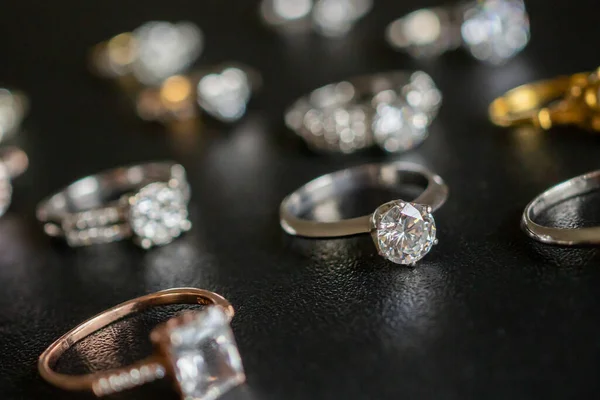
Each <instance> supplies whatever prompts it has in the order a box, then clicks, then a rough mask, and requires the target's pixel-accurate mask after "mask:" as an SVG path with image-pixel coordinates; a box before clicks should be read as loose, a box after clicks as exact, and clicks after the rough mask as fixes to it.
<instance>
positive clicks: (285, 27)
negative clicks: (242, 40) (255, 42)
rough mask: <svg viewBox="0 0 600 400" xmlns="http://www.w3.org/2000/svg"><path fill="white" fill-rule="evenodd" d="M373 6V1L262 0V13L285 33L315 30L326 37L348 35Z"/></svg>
mask: <svg viewBox="0 0 600 400" xmlns="http://www.w3.org/2000/svg"><path fill="white" fill-rule="evenodd" d="M372 7H373V0H263V1H262V3H261V6H260V16H261V18H262V20H263V22H265V23H266V24H267V25H269V26H273V27H275V28H277V29H279V30H281V31H284V32H291V33H293V32H304V31H307V30H311V29H314V30H316V31H317V32H319V33H320V34H322V35H324V36H330V37H336V36H343V35H344V34H346V33H347V32H348V31H350V29H352V27H353V26H354V24H355V23H356V22H357V21H358V20H359V19H361V18H362V17H364V16H365V15H366V14H367V13H368V12H369V11H370V10H371V8H372Z"/></svg>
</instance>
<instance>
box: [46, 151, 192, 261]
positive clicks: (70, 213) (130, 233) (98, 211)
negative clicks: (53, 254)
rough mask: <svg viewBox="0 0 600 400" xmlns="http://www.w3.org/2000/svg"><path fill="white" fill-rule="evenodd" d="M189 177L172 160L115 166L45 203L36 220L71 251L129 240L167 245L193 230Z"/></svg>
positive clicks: (78, 182) (79, 182) (144, 244)
mask: <svg viewBox="0 0 600 400" xmlns="http://www.w3.org/2000/svg"><path fill="white" fill-rule="evenodd" d="M185 175H186V174H185V169H184V168H183V167H182V166H181V165H178V164H174V163H169V162H164V163H148V164H141V165H134V166H131V167H121V168H115V169H112V170H109V171H105V172H102V173H100V174H97V175H92V176H89V177H86V178H83V179H81V180H78V181H77V182H75V183H72V184H71V185H69V186H68V187H66V188H65V189H64V190H61V191H60V192H58V193H56V194H54V195H52V196H50V197H49V198H47V199H45V200H43V201H42V202H41V203H40V204H39V205H38V207H37V217H38V219H39V220H40V221H41V222H42V223H43V224H44V231H45V232H46V234H48V235H49V236H52V237H63V238H64V239H65V240H66V241H67V243H68V244H69V246H72V247H76V246H87V245H91V244H97V243H110V242H114V241H117V240H121V239H125V238H130V237H133V239H134V241H135V243H137V244H138V245H140V246H141V247H143V248H144V249H149V248H150V247H152V246H160V245H165V244H168V243H171V242H172V241H173V240H174V239H175V238H177V237H178V236H180V235H181V234H182V233H183V232H185V231H188V230H189V229H190V228H191V222H190V221H189V220H188V210H187V204H188V202H189V197H190V188H189V184H188V182H187V180H186V176H185Z"/></svg>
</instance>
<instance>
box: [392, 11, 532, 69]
mask: <svg viewBox="0 0 600 400" xmlns="http://www.w3.org/2000/svg"><path fill="white" fill-rule="evenodd" d="M529 34H530V32H529V17H528V14H527V11H526V10H525V4H524V2H523V0H482V1H471V2H466V3H459V4H457V5H452V6H447V7H435V8H423V9H420V10H416V11H413V12H411V13H410V14H407V15H405V16H404V17H402V18H399V19H397V20H395V21H394V22H392V23H391V24H390V25H389V26H388V27H387V30H386V39H387V41H388V43H389V44H390V45H391V46H392V47H393V48H396V49H398V50H404V51H406V52H407V53H409V54H410V55H412V56H413V57H415V58H427V57H435V56H438V55H440V54H442V53H444V52H446V51H448V50H453V49H455V48H458V47H460V46H461V45H462V46H463V47H465V48H466V49H467V50H468V51H469V52H470V53H471V54H472V55H473V56H474V57H475V58H477V59H479V60H481V61H485V62H489V63H491V64H501V63H503V62H505V61H507V60H508V59H510V58H512V57H513V56H515V55H516V54H517V53H519V52H520V51H521V50H522V49H523V48H524V47H525V46H526V45H527V43H528V42H529Z"/></svg>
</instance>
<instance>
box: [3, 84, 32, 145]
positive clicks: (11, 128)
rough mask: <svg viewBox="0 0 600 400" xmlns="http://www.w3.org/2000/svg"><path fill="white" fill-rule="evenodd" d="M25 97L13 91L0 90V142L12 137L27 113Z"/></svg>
mask: <svg viewBox="0 0 600 400" xmlns="http://www.w3.org/2000/svg"><path fill="white" fill-rule="evenodd" d="M28 107H29V101H28V100H27V96H25V95H24V94H23V93H21V92H19V91H15V90H8V89H5V88H0V141H3V140H6V139H8V138H10V137H12V136H13V135H14V134H15V133H16V132H17V131H18V130H19V127H20V125H21V121H22V120H23V118H24V117H25V114H26V113H27V109H28Z"/></svg>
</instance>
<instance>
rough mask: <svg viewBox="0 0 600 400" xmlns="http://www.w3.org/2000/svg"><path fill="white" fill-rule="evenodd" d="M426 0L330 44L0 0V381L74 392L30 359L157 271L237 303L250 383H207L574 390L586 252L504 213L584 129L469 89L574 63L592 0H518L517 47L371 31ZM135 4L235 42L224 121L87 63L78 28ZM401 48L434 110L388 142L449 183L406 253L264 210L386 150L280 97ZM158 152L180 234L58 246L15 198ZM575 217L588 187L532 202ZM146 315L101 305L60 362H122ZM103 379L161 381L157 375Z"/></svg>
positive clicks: (595, 297)
mask: <svg viewBox="0 0 600 400" xmlns="http://www.w3.org/2000/svg"><path fill="white" fill-rule="evenodd" d="M425 3H427V4H425ZM431 4H435V2H419V1H416V0H415V1H402V2H400V1H386V2H384V1H377V4H376V6H375V9H374V11H373V12H372V13H371V14H370V15H368V16H367V17H366V18H365V19H364V20H363V21H361V22H360V23H359V24H358V25H357V26H356V27H355V29H354V30H353V31H352V32H351V34H349V35H348V36H347V37H346V38H343V39H337V40H334V39H324V38H320V37H318V36H313V35H307V36H301V37H298V38H295V39H292V38H288V39H286V38H284V37H281V36H278V35H276V34H274V33H273V32H270V31H269V30H267V29H265V28H263V27H262V26H261V25H260V23H259V22H258V20H257V17H256V4H255V2H251V1H244V0H239V1H226V0H210V1H209V0H204V1H184V0H168V1H144V2H141V1H132V0H130V1H114V0H113V1H103V2H97V1H96V2H91V1H86V2H83V1H78V2H74V1H73V2H64V1H63V2H60V1H32V0H28V1H26V0H20V1H18V2H17V1H10V2H9V1H5V2H3V4H2V6H1V12H0V20H1V24H0V55H1V58H0V82H2V83H3V84H5V85H7V86H10V87H16V88H21V89H23V90H24V91H26V92H27V93H28V94H29V95H30V96H31V104H32V108H31V112H30V114H29V116H28V118H27V120H26V121H25V123H24V127H23V128H24V129H23V132H22V133H21V134H20V135H19V136H18V137H17V138H16V139H14V140H13V142H14V143H16V144H18V145H20V146H22V147H23V148H24V149H25V150H26V151H27V153H28V154H29V156H30V159H31V166H30V169H29V171H28V172H27V173H26V175H24V176H23V177H21V178H19V179H18V180H17V181H15V183H14V186H15V196H14V201H13V205H12V208H11V210H10V211H9V212H8V213H7V215H5V216H4V217H3V218H2V219H1V220H0V339H1V343H0V397H1V398H2V399H48V398H65V399H71V398H72V399H80V398H81V399H83V398H91V395H89V394H82V393H67V392H63V391H61V390H59V389H56V388H53V387H51V386H50V385H48V384H46V383H45V382H44V381H43V380H42V379H41V378H40V377H39V375H38V373H37V370H36V359H37V357H38V355H39V354H40V353H41V352H42V351H43V350H44V349H45V348H46V346H47V345H49V344H50V343H51V342H52V341H53V340H55V339H56V338H57V337H58V336H60V335H61V334H62V333H64V332H65V331H67V330H68V329H70V328H71V327H73V326H74V325H75V324H77V323H79V322H81V321H82V320H84V319H86V318H88V317H90V316H91V315H94V314H96V313H97V312H100V311H102V310H103V309H105V308H108V307H110V306H113V305H115V304H117V303H120V302H122V301H124V300H128V299H130V298H133V297H136V296H139V295H142V294H146V293H150V292H153V291H156V290H159V289H165V288H170V287H177V286H195V287H201V288H206V289H210V290H213V291H216V292H218V293H221V294H223V295H224V296H226V297H227V298H228V299H229V300H230V301H231V302H232V303H233V305H234V306H235V308H236V310H237V315H236V317H235V318H234V321H233V329H234V332H235V334H236V338H237V341H238V344H239V348H240V352H241V354H242V356H243V360H244V364H245V368H246V372H247V375H248V383H247V385H246V386H245V387H243V388H238V389H236V390H234V391H232V392H231V393H229V394H228V395H227V397H226V398H228V399H256V400H261V399H343V398H349V399H465V398H467V399H470V398H477V399H508V398H511V399H525V398H542V397H544V398H563V399H566V398H577V397H578V398H591V397H593V394H594V393H595V392H596V390H597V389H598V380H597V378H598V366H599V362H600V359H599V356H600V339H598V323H599V321H600V317H599V313H598V306H599V305H600V294H599V291H598V287H599V285H600V271H599V270H598V262H599V257H598V252H597V250H596V249H593V248H587V249H573V248H570V249H569V248H556V247H548V246H544V245H541V244H538V243H536V242H533V241H531V240H529V239H528V238H526V237H525V235H524V234H522V233H521V232H520V230H519V226H518V222H519V217H520V213H521V211H522V209H523V207H524V206H525V204H526V203H527V202H528V201H529V200H530V199H531V198H532V197H533V196H534V195H536V194H537V193H538V192H540V191H542V190H543V189H545V188H546V187H548V186H549V185H551V184H554V183H556V182H559V181H561V180H564V179H567V178H569V177H571V176H574V175H577V174H580V173H583V172H586V171H588V170H592V169H595V168H598V164H599V162H598V146H599V145H600V143H598V137H597V136H595V135H593V134H589V133H585V132H582V131H580V130H579V129H577V128H563V129H554V130H552V131H551V132H547V133H535V132H527V131H514V130H505V129H500V128H495V127H493V126H491V124H490V123H489V122H488V121H487V120H486V108H487V104H488V103H489V102H490V101H491V100H492V99H493V97H494V96H496V95H498V94H500V93H501V92H502V91H503V90H506V89H508V88H510V87H512V86H515V85H517V84H520V83H524V82H527V81H530V80H534V79H540V78H545V77H551V76H554V75H557V74H563V73H574V72H578V71H582V70H590V69H592V68H595V67H596V66H597V64H598V61H599V59H598V43H597V39H598V33H599V31H598V22H597V20H598V12H597V11H598V7H597V2H596V1H592V0H589V1H583V0H579V1H575V0H571V1H561V2H558V1H557V2H549V1H545V0H537V1H529V2H528V7H529V11H530V16H531V27H532V40H531V43H530V45H529V47H528V48H527V49H526V50H525V51H524V52H523V53H522V54H521V55H519V56H518V57H517V58H516V59H514V60H512V61H511V62H510V63H508V64H507V65H505V66H502V67H499V68H494V67H490V66H486V65H482V64H480V63H478V62H476V61H475V60H473V59H471V58H470V57H469V56H468V55H467V54H466V53H464V52H461V51H459V52H455V53H452V54H447V55H446V56H444V57H443V58H441V59H438V60H436V61H432V62H429V63H417V62H415V61H412V60H411V59H410V58H409V57H407V56H406V55H403V54H399V53H394V52H392V51H391V50H389V49H388V48H387V47H386V45H385V43H384V42H383V40H382V35H383V29H384V27H385V24H386V23H387V22H389V21H391V20H392V19H393V18H395V17H398V16H400V15H402V14H404V13H405V12H408V11H410V10H411V9H413V8H416V7H418V6H421V5H431ZM152 19H162V20H172V21H177V20H182V19H188V20H192V21H194V22H197V23H198V24H199V25H200V27H201V28H202V29H203V31H204V33H205V35H206V50H205V52H204V54H203V56H202V57H201V59H200V60H199V62H198V64H199V65H210V64H213V63H216V62H220V61H227V60H236V61H240V62H244V63H247V64H250V65H252V66H254V67H256V68H258V69H259V70H260V71H261V72H262V74H263V76H264V81H265V86H264V90H263V91H262V92H261V93H260V95H259V96H258V97H256V98H255V100H254V101H253V102H252V104H251V107H250V111H249V113H248V114H247V116H246V117H245V118H244V120H243V121H241V122H240V123H238V124H235V125H233V126H225V125H221V124H218V123H216V122H214V121H212V120H209V119H208V118H207V120H206V121H205V122H206V123H205V125H204V128H203V129H201V130H199V131H194V132H189V131H188V132H178V133H169V132H166V131H165V129H164V128H163V127H161V126H158V125H153V124H148V123H143V122H141V121H139V120H137V119H136V117H135V116H134V114H133V112H132V110H131V109H130V108H129V107H127V106H126V104H125V103H124V102H123V101H122V100H120V98H119V95H118V93H117V90H116V87H115V86H114V85H112V84H111V83H110V82H107V81H103V80H100V79H98V78H95V77H93V76H91V75H90V74H89V72H88V70H87V68H86V62H85V60H86V55H87V51H88V49H89V47H90V46H91V45H93V44H95V43H97V42H99V41H101V40H104V39H106V38H109V37H110V36H112V35H114V34H116V33H119V32H123V31H128V30H131V29H133V28H135V27H137V26H139V25H140V24H142V23H143V22H145V21H147V20H152ZM419 67H421V68H423V69H425V70H426V71H427V72H429V73H430V74H431V75H432V76H433V77H434V79H435V80H436V82H437V83H438V85H439V87H440V88H441V90H442V91H443V95H444V105H443V107H442V109H441V112H440V115H439V117H438V119H437V120H436V121H435V123H434V127H433V132H432V135H431V137H430V139H428V140H427V141H426V142H425V143H424V144H423V145H422V146H421V147H420V148H418V149H417V150H415V151H413V152H410V153H409V154H406V155H404V156H401V157H399V158H401V159H406V160H413V161H418V162H421V163H423V164H425V165H427V166H429V167H431V168H432V169H433V170H434V171H436V172H437V173H439V174H440V175H442V176H443V177H444V178H445V180H446V181H447V183H448V184H449V186H450V190H451V194H450V198H449V201H448V203H447V204H446V205H445V206H444V207H443V208H442V209H441V210H439V212H437V213H436V221H437V224H438V236H439V238H440V244H439V246H437V247H436V248H435V249H434V251H432V252H431V253H430V254H429V255H428V256H427V257H426V258H425V259H424V260H422V261H421V262H420V263H419V264H418V267H417V268H405V267H402V266H397V265H392V264H390V263H389V262H386V261H385V260H383V259H382V258H380V257H378V256H377V255H376V254H375V251H374V248H373V245H372V242H371V239H370V238H369V237H367V236H365V237H356V238H350V239H339V240H322V241H313V240H304V239H295V238H291V237H287V236H286V235H285V234H284V233H283V232H282V231H281V229H280V228H279V225H278V214H277V210H278V205H279V201H280V200H281V199H282V198H283V197H284V196H285V195H286V194H287V193H288V192H290V191H291V190H293V189H295V188H296V187H298V186H299V185H301V184H303V183H304V182H306V181H307V180H309V179H311V178H314V177H316V176H318V175H320V174H322V173H326V172H329V171H332V170H337V169H340V168H343V167H346V166H351V165H357V164H360V163H363V162H366V161H377V160H384V159H393V158H394V157H386V156H384V155H383V154H381V153H378V152H377V151H374V152H367V153H364V154H360V155H354V156H349V157H323V156H318V155H314V154H311V153H310V152H309V151H308V150H306V149H305V147H304V146H303V144H302V143H301V142H300V141H299V140H297V139H296V138H295V137H294V135H293V134H291V133H290V132H288V131H286V129H285V128H284V127H283V123H282V112H283V110H284V109H285V107H286V106H287V105H288V104H289V103H291V102H292V101H293V100H294V99H295V98H296V97H297V96H298V95H301V94H303V93H304V92H306V91H308V90H310V89H312V88H315V87H317V86H319V85H322V84H325V83H329V82H331V81H335V80H340V79H343V78H347V77H349V76H351V75H354V74H358V73H367V72H377V71H382V70H389V69H394V68H401V69H414V68H419ZM169 158H171V159H175V160H177V161H179V162H181V163H182V164H184V166H185V167H186V168H187V170H188V173H189V176H190V179H191V182H192V188H193V202H192V206H191V207H192V208H191V210H192V211H191V212H192V218H193V222H194V228H193V230H192V231H191V232H190V233H189V234H188V235H186V236H185V237H183V238H181V239H180V240H177V241H176V242H175V243H173V244H171V245H169V246H166V247H163V248H158V249H154V250H151V251H149V252H144V251H142V250H140V249H138V248H136V247H135V246H134V245H133V244H131V243H128V242H124V243H118V244H111V245H105V246H95V247H91V248H84V249H69V248H67V247H66V246H65V245H61V244H60V243H53V242H51V241H50V240H49V239H48V238H46V237H45V236H44V235H43V233H42V230H41V229H40V227H39V226H38V224H37V222H36V220H35V217H34V208H35V205H36V203H37V202H38V201H39V200H41V199H42V198H43V197H44V196H46V195H47V194H49V193H50V192H51V191H53V190H56V189H58V188H60V187H61V186H64V185H65V184H67V183H69V182H70V181H72V180H74V179H76V178H78V177H81V176H84V175H88V174H90V173H94V172H97V171H99V170H101V169H104V168H107V167H113V166H118V165H122V164H130V163H132V162H137V161H145V160H154V159H169ZM396 158H398V157H396ZM596 199H597V198H596ZM592 200H593V199H592ZM595 204H598V203H597V202H595ZM578 206H584V207H578ZM587 214H589V215H587ZM597 214H598V213H597V212H596V213H594V201H591V202H590V201H571V202H568V203H565V204H564V205H562V206H559V207H558V208H557V210H556V212H555V213H554V215H555V216H556V215H558V216H561V215H562V216H563V217H564V216H566V217H568V219H565V218H563V219H560V218H559V223H568V222H569V221H571V222H573V221H575V223H578V221H580V220H581V218H582V216H583V217H585V218H584V219H585V220H586V221H588V222H594V220H593V218H594V216H595V215H597ZM596 222H597V220H596ZM164 318H166V315H165V313H151V314H149V315H144V316H142V317H140V318H136V319H133V320H126V321H123V322H121V323H119V324H116V325H115V326H113V327H111V328H109V329H106V330H104V331H103V332H101V333H100V334H99V335H96V336H92V337H91V338H89V339H87V340H85V341H84V342H83V343H82V344H81V345H80V346H77V348H76V349H75V350H76V351H73V352H72V354H69V355H67V356H66V357H65V359H64V360H63V361H62V362H61V363H60V364H61V365H60V366H59V367H60V368H61V369H64V370H77V371H79V372H84V371H85V370H88V369H89V368H100V367H107V366H114V365H117V364H118V363H120V362H124V361H128V360H130V359H134V358H138V357H141V356H142V355H144V353H146V352H148V351H150V350H149V346H148V339H147V331H148V330H149V329H150V328H151V327H152V326H153V325H154V324H155V323H156V322H157V321H158V320H162V319H164ZM594 397H595V396H594ZM116 398H123V399H159V398H161V399H175V398H177V395H176V394H175V392H174V391H172V390H171V389H170V387H169V383H168V382H163V383H158V384H154V385H148V386H146V387H145V388H142V389H137V390H134V391H131V392H128V393H125V394H122V395H120V396H117V397H116Z"/></svg>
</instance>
